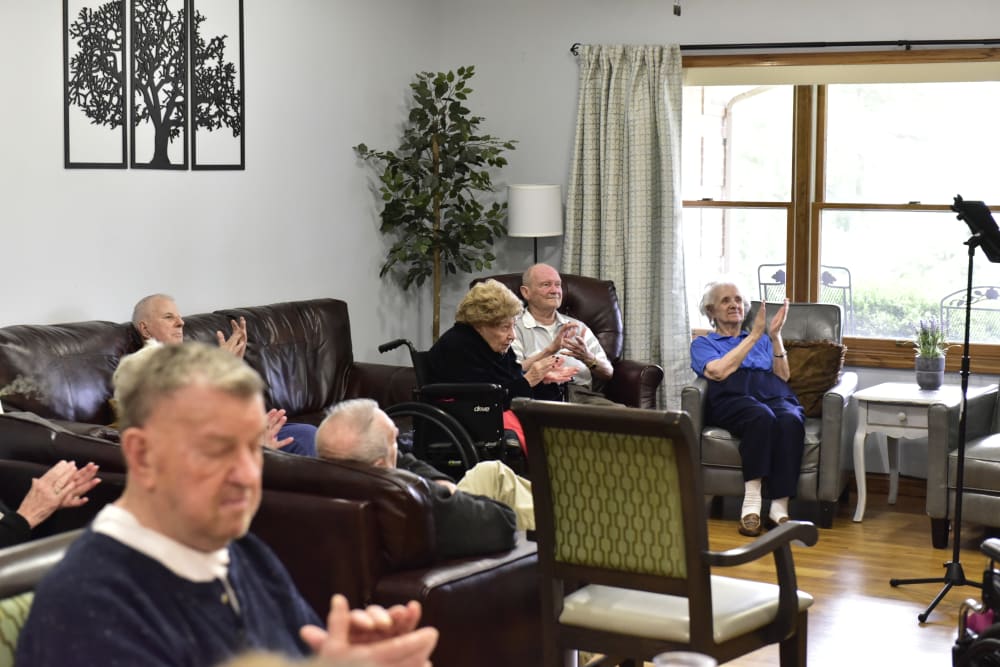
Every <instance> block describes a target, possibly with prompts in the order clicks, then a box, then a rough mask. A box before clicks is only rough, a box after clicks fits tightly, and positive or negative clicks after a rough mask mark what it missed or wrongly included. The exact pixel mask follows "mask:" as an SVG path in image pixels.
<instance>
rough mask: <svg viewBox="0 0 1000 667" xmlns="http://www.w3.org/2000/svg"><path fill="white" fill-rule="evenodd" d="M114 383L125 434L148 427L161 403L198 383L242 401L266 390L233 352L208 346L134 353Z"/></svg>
mask: <svg viewBox="0 0 1000 667" xmlns="http://www.w3.org/2000/svg"><path fill="white" fill-rule="evenodd" d="M112 383H113V384H114V387H115V403H116V406H117V410H118V423H119V428H120V429H121V430H123V431H124V430H125V429H127V428H129V427H132V426H142V425H144V424H145V423H146V421H147V420H148V419H149V416H150V415H151V414H152V412H153V409H154V408H155V407H156V404H157V403H159V402H160V401H161V400H163V399H165V398H167V397H169V396H170V395H171V394H173V393H174V392H176V391H178V390H180V389H183V388H185V387H188V386H191V385H193V384H204V385H208V386H209V387H212V388H213V389H218V390H219V391H222V392H224V393H226V394H229V395H231V396H235V397H238V398H252V397H253V396H257V395H260V394H261V393H262V392H263V391H264V381H263V380H261V378H260V375H258V374H257V371H255V370H254V369H252V368H250V366H248V365H247V364H245V363H244V362H243V360H242V359H239V358H237V357H236V356H234V355H233V354H231V353H229V352H228V351H226V350H223V349H221V348H219V347H216V346H214V345H206V344H205V343H182V344H181V345H157V346H154V347H149V348H145V349H143V350H140V351H139V352H136V353H135V354H130V355H128V356H126V357H125V358H123V359H122V361H121V363H120V364H118V368H117V370H115V374H114V377H113V378H112Z"/></svg>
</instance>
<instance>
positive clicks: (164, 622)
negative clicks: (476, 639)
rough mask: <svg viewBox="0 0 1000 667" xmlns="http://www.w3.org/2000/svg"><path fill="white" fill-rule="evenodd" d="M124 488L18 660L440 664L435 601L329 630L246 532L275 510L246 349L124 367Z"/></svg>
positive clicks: (199, 348)
mask: <svg viewBox="0 0 1000 667" xmlns="http://www.w3.org/2000/svg"><path fill="white" fill-rule="evenodd" d="M114 382H115V398H116V399H117V403H118V410H119V416H120V420H121V429H122V430H121V449H122V455H123V456H124V458H125V462H126V465H127V476H126V483H125V491H124V492H123V494H122V496H121V498H120V499H119V500H118V501H117V502H115V503H114V504H112V505H108V506H106V507H105V508H104V509H102V510H101V512H100V513H99V514H98V515H97V517H96V518H95V519H94V522H93V524H92V525H91V526H90V527H89V528H88V529H87V530H86V531H85V532H84V534H83V535H82V536H81V537H80V538H78V539H77V540H76V542H74V543H73V545H72V546H71V547H70V548H69V550H68V551H67V553H66V556H65V557H64V558H63V560H62V561H61V562H60V563H59V564H58V565H56V566H55V567H54V568H53V569H52V570H51V571H50V572H49V574H48V575H47V576H46V577H45V579H44V580H43V581H42V582H41V584H40V585H39V586H38V588H37V589H36V591H35V597H34V602H33V604H32V607H31V613H30V615H29V617H28V620H27V622H26V624H25V627H24V629H23V630H22V632H21V634H20V637H19V640H18V645H17V660H16V663H17V664H19V665H78V664H88V665H143V666H145V667H149V666H157V665H160V666H163V667H166V666H168V665H192V666H202V665H204V666H205V667H209V666H214V665H218V664H219V663H221V662H222V661H224V660H226V659H228V658H231V657H233V656H235V655H238V654H240V653H242V652H244V651H247V650H251V649H253V650H266V651H273V652H278V653H281V654H284V655H288V656H296V657H301V656H305V655H309V654H311V653H316V654H319V655H322V656H324V657H325V658H327V660H328V664H329V665H331V666H338V667H339V666H343V665H354V664H357V663H358V662H362V663H364V664H367V665H372V666H374V667H389V666H394V667H428V666H429V665H430V662H429V660H428V656H429V655H430V653H431V651H432V650H433V649H434V646H435V644H436V642H437V631H436V630H434V629H433V628H421V629H419V630H417V629H415V628H416V625H417V622H418V620H419V617H420V605H419V604H418V603H417V602H411V603H410V604H409V605H407V606H405V607H404V606H396V607H393V608H391V609H388V610H386V609H382V608H380V607H369V608H368V609H367V610H365V611H355V612H349V611H348V609H347V601H346V600H345V599H344V598H343V596H334V599H333V601H332V608H331V612H330V615H329V617H328V618H327V622H326V623H323V622H321V621H320V619H319V618H318V617H317V616H316V614H315V613H314V612H313V610H312V609H311V608H310V607H309V605H308V604H307V603H306V602H305V600H304V599H303V598H302V596H301V595H300V594H299V592H298V591H297V590H296V588H295V585H294V584H293V583H292V580H291V577H290V576H289V575H288V572H287V571H286V570H285V568H284V566H283V565H282V564H281V562H280V561H279V560H278V559H277V557H276V556H275V555H274V554H273V553H272V552H271V550H270V549H269V548H268V547H267V546H266V545H265V544H264V543H263V542H261V541H260V540H258V539H257V538H255V537H254V536H253V535H249V534H248V533H247V530H248V529H249V527H250V521H251V519H252V518H253V516H254V514H255V513H256V512H257V508H258V506H259V504H260V500H261V473H262V468H263V440H264V437H265V432H266V430H267V429H266V420H265V414H264V398H263V393H262V391H263V386H264V385H263V381H262V380H261V378H260V376H259V375H257V373H256V372H255V371H254V370H253V369H252V368H250V367H249V366H247V365H246V364H244V363H243V362H242V361H240V360H239V359H238V358H237V357H235V356H233V355H232V354H228V353H226V352H224V351H222V350H220V349H218V348H216V347H212V346H207V345H204V344H201V343H182V344H178V345H163V346H158V347H156V348H154V349H150V350H146V351H144V352H142V353H139V354H135V355H130V356H129V357H127V358H125V359H124V360H123V361H122V362H121V364H120V365H119V367H118V370H117V371H116V372H115V378H114Z"/></svg>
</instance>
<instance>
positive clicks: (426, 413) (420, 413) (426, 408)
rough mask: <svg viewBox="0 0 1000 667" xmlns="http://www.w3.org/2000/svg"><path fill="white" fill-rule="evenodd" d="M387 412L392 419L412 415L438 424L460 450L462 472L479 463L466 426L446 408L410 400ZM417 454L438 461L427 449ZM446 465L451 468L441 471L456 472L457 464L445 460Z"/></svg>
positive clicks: (430, 460)
mask: <svg viewBox="0 0 1000 667" xmlns="http://www.w3.org/2000/svg"><path fill="white" fill-rule="evenodd" d="M385 412H386V414H387V415H389V417H390V418H392V419H395V418H396V417H412V418H414V419H420V420H424V421H425V422H428V423H430V424H433V425H434V426H436V427H437V428H438V429H439V430H440V431H441V432H442V433H443V434H444V435H445V436H446V437H447V438H448V439H449V441H450V444H452V445H453V446H454V448H455V450H456V451H457V452H458V459H459V460H458V461H456V462H455V464H456V466H458V465H460V466H461V471H460V472H461V473H463V474H464V472H465V471H466V470H469V469H471V468H473V467H474V466H475V465H476V464H477V463H479V455H478V454H477V453H476V447H475V445H474V444H473V442H472V438H471V437H470V436H469V433H468V432H467V431H466V430H465V427H463V426H462V425H461V424H460V423H458V420H456V419H455V418H454V417H452V416H451V415H449V414H448V413H447V412H445V411H444V410H442V409H440V408H437V407H434V406H433V405H430V404H428V403H420V402H416V401H408V402H406V403H398V404H397V405H393V406H392V407H390V408H389V409H388V410H386V411H385ZM415 452H416V450H415ZM416 455H417V458H424V459H425V460H429V462H431V463H434V464H437V463H438V462H436V461H434V460H432V459H431V458H430V457H428V456H427V452H426V451H425V452H419V453H416ZM445 465H446V466H447V467H448V468H450V469H449V470H442V471H441V472H444V473H445V474H448V475H451V474H453V473H454V472H455V470H454V467H455V466H453V465H452V464H451V462H450V461H448V462H445ZM436 467H438V468H440V465H436ZM461 476H462V475H458V477H459V478H460V477H461Z"/></svg>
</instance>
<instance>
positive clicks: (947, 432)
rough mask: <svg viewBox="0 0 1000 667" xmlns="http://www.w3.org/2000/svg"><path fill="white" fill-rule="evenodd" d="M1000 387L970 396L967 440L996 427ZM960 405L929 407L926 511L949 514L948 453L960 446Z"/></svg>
mask: <svg viewBox="0 0 1000 667" xmlns="http://www.w3.org/2000/svg"><path fill="white" fill-rule="evenodd" d="M997 400H998V390H997V389H996V388H994V389H993V390H992V391H989V392H986V393H985V394H982V395H981V396H975V397H973V398H970V399H969V404H968V407H967V412H966V419H965V441H966V444H968V443H970V442H972V441H973V440H975V439H976V438H981V437H983V436H986V435H989V434H990V433H992V431H993V422H994V419H995V413H996V405H997ZM959 410H960V406H955V407H953V408H950V409H949V408H948V407H946V406H945V405H943V404H941V403H934V404H932V405H931V406H930V408H928V411H927V515H928V516H929V517H930V518H932V519H946V518H948V514H949V512H948V504H949V503H948V454H949V453H951V451H952V450H953V449H955V448H956V447H958V420H959Z"/></svg>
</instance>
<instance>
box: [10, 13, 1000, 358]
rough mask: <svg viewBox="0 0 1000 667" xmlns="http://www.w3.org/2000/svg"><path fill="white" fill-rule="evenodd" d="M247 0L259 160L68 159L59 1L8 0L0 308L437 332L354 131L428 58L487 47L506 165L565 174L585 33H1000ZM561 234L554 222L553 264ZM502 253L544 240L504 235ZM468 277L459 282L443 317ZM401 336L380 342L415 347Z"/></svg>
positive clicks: (529, 174)
mask: <svg viewBox="0 0 1000 667" xmlns="http://www.w3.org/2000/svg"><path fill="white" fill-rule="evenodd" d="M671 9H672V3H671V2H670V0H627V1H619V2H608V1H607V0H530V1H529V0H507V1H505V2H497V1H496V0H489V1H487V0H371V1H369V2H358V1H356V0H351V1H348V0H282V1H281V2H276V1H274V0H246V10H245V11H246V46H247V52H246V70H247V71H246V76H247V80H246V95H247V135H246V137H247V170H246V172H222V173H206V172H198V173H192V172H186V173H185V172H150V171H138V170H135V171H133V170H128V171H85V170H64V169H63V168H62V42H61V38H62V12H61V3H59V2H56V1H55V0H50V1H49V2H28V1H26V0H2V2H0V83H2V86H3V87H2V90H3V101H4V103H3V104H0V128H2V129H0V243H2V244H3V250H4V252H3V254H2V257H3V268H4V270H3V274H2V275H3V286H4V289H3V291H2V294H3V297H2V302H0V303H2V305H0V325H4V324H12V323H25V322H56V321H69V320H81V319H93V318H96V319H108V320H124V319H126V318H127V317H128V316H129V313H130V309H131V306H132V304H133V302H134V301H135V300H136V299H137V298H138V297H140V296H142V295H143V294H146V293H149V292H153V291H168V292H171V293H173V295H174V296H175V297H176V298H177V300H178V302H179V304H180V306H181V308H182V309H183V310H184V311H185V312H189V313H194V312H202V311H205V310H208V309H212V308H217V307H227V306H236V305H254V304H263V303H268V302H271V301H276V300H282V299H302V298H312V297H319V296H333V297H338V298H342V299H345V300H346V301H347V302H348V303H349V304H350V306H351V317H352V326H353V330H354V337H355V341H354V342H355V349H356V354H357V356H358V358H360V359H363V360H378V359H379V355H378V353H377V352H376V350H375V347H376V346H377V344H378V343H379V342H382V341H385V340H388V339H390V338H394V337H397V336H400V335H403V336H406V337H409V338H411V339H414V340H415V341H417V342H418V343H419V344H420V345H421V346H426V345H428V344H429V342H430V341H429V338H430V336H429V329H430V326H429V322H430V313H429V307H428V305H427V304H428V301H429V299H428V298H427V294H426V291H425V292H424V293H423V295H422V296H419V297H417V296H414V295H411V294H406V295H404V294H402V293H400V291H399V289H398V288H397V287H396V286H395V285H394V284H392V283H391V282H389V281H387V280H386V281H383V280H380V279H379V278H378V275H377V271H378V267H379V265H380V261H381V258H382V256H383V250H384V247H385V245H384V243H383V241H382V240H381V238H380V236H379V234H378V220H377V209H376V203H375V200H374V197H373V196H372V192H371V186H372V180H371V175H370V172H369V171H368V170H367V169H366V168H365V167H364V166H363V165H361V164H359V163H358V161H357V160H356V159H355V157H354V155H353V152H352V151H351V150H350V147H351V146H352V145H354V144H356V143H358V142H360V141H364V142H365V143H367V144H368V145H370V146H375V147H384V148H389V147H394V146H395V145H396V143H397V140H398V134H399V126H400V122H401V119H402V118H403V116H404V114H403V111H404V107H405V103H406V93H407V84H408V83H409V82H410V81H411V80H412V75H413V73H414V72H416V71H419V70H428V69H432V70H436V69H445V68H452V67H457V66H459V65H462V64H475V65H476V67H477V71H478V73H477V76H476V77H475V79H474V80H473V87H474V88H475V89H476V92H475V94H474V95H473V97H472V100H471V103H472V108H473V110H474V111H475V112H477V113H479V114H480V115H483V116H485V117H486V119H487V122H486V127H485V129H486V130H487V131H489V132H491V133H493V134H496V135H499V136H501V137H505V138H516V139H519V140H520V142H521V143H520V145H519V147H518V149H517V151H515V152H514V153H513V154H512V155H511V164H510V166H509V167H508V168H507V169H506V170H504V171H503V172H501V176H500V178H498V185H500V186H505V185H506V184H507V183H514V182H555V183H563V184H565V181H566V178H567V174H568V170H569V155H570V147H571V145H572V137H573V129H574V123H575V108H576V87H577V68H576V61H575V59H574V58H573V57H572V56H571V55H570V54H569V46H570V44H572V43H573V42H577V41H579V42H585V43H654V42H655V43H668V42H680V43H698V42H761V41H803V40H830V41H832V40H862V39H869V40H874V39H878V40H882V39H903V38H909V39H921V38H973V37H992V36H996V35H991V34H985V33H982V32H980V31H981V30H985V29H986V28H982V27H981V26H998V25H1000V3H996V2H995V1H994V0H964V1H963V2H962V3H953V4H949V5H945V4H942V3H940V2H931V1H930V0H880V1H879V2H878V3H873V2H871V1H870V0H844V1H842V2H838V3H820V2H816V1H815V0H813V1H803V0H754V1H753V2H747V1H746V0H683V16H681V17H680V18H677V17H674V16H673V15H672V11H671ZM559 246H560V240H559V239H558V238H557V239H542V240H541V242H540V254H541V256H542V258H543V259H546V260H549V261H552V262H553V263H558V260H559ZM498 251H499V252H498V254H499V256H500V262H499V265H498V266H497V267H496V270H497V271H498V272H499V271H508V270H520V269H521V268H523V267H524V266H525V265H526V264H527V263H528V262H530V260H531V241H530V240H529V239H510V240H504V241H503V242H501V243H500V245H499V247H498ZM467 278H468V277H467V276H463V277H461V278H459V279H453V280H451V281H450V282H449V284H448V290H447V293H446V300H445V306H444V308H443V315H442V321H443V322H444V323H445V325H447V324H448V323H450V321H451V314H452V313H453V312H454V307H455V304H456V303H457V300H458V298H459V296H460V294H461V293H462V291H463V287H464V285H465V284H466V283H467ZM404 359H405V357H403V355H402V353H401V352H400V353H398V354H397V356H394V357H390V358H387V359H385V360H386V361H399V362H401V361H403V360H404Z"/></svg>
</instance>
